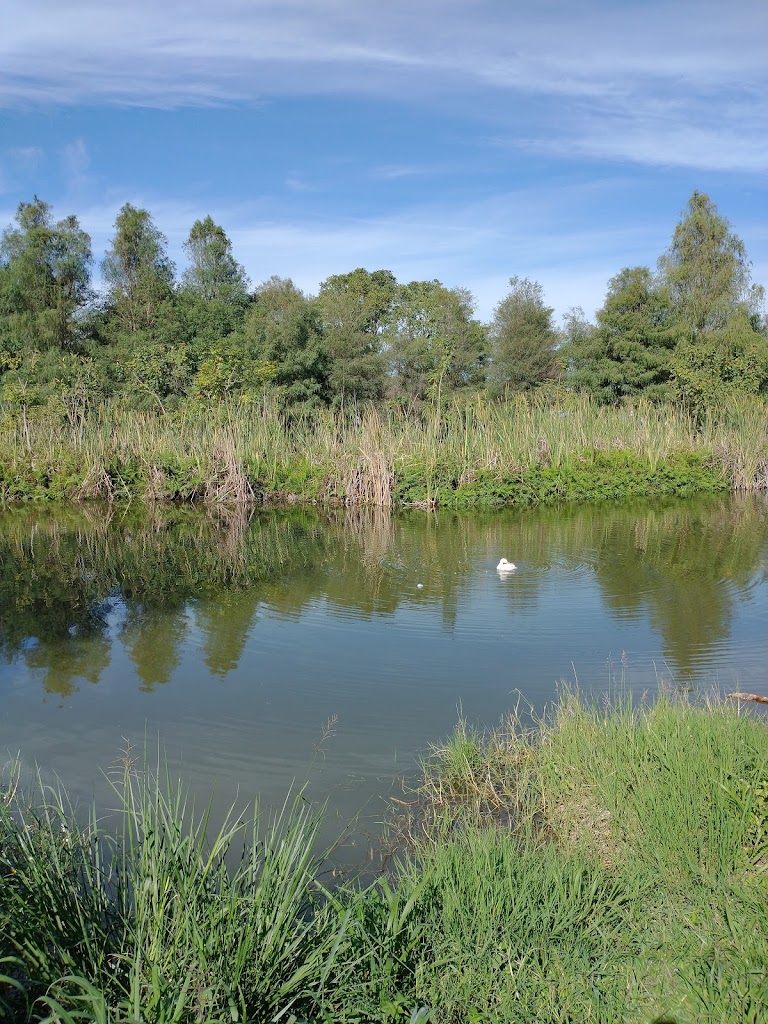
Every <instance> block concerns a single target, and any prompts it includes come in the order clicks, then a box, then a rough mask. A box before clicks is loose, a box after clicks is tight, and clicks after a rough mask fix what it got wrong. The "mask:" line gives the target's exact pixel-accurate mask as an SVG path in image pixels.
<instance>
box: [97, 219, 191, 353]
mask: <svg viewBox="0 0 768 1024" xmlns="http://www.w3.org/2000/svg"><path fill="white" fill-rule="evenodd" d="M166 246H167V241H166V239H165V236H164V235H163V234H162V233H161V232H160V231H159V230H158V229H157V228H156V227H155V224H154V222H153V220H152V217H151V216H150V214H149V212H148V211H147V210H140V209H137V208H136V207H135V206H132V205H131V204H130V203H126V204H125V205H124V206H123V207H122V209H121V210H120V212H119V214H118V215H117V219H116V221H115V236H114V238H113V240H112V245H111V246H110V248H109V249H108V250H107V253H106V256H105V257H104V262H103V264H102V270H103V274H104V280H105V282H106V284H107V301H108V306H109V321H110V322H111V323H110V326H113V327H114V329H115V333H117V334H128V335H133V334H136V333H138V332H141V331H144V332H149V333H151V332H152V331H153V329H154V328H155V327H156V325H157V320H158V317H159V315H160V309H161V306H162V305H163V303H164V302H168V301H169V300H170V298H171V295H172V290H173V280H174V266H173V263H172V262H171V261H170V259H169V258H168V255H167V253H166ZM110 333H111V332H110Z"/></svg>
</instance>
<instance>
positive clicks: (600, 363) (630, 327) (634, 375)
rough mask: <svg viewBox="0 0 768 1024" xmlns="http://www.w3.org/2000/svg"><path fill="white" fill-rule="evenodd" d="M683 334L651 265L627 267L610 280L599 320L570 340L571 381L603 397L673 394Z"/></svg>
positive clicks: (618, 398) (609, 399)
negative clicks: (674, 369)
mask: <svg viewBox="0 0 768 1024" xmlns="http://www.w3.org/2000/svg"><path fill="white" fill-rule="evenodd" d="M678 337H679V329H678V326H677V323H676V321H675V318H674V315H673V314H672V311H671V308H670V301H669V296H668V293H667V292H666V290H665V289H664V288H663V287H661V286H659V285H657V283H656V282H655V281H654V278H653V275H652V273H651V271H650V270H649V269H648V267H625V268H624V269H623V270H622V271H620V272H619V273H618V274H617V275H616V276H615V277H613V278H611V280H610V282H609V284H608V294H607V295H606V298H605V303H604V304H603V307H602V309H600V310H599V311H598V313H597V326H596V327H595V328H594V329H593V330H583V331H581V332H578V334H577V336H576V337H575V338H574V340H573V342H572V344H571V346H570V349H569V355H570V359H571V364H572V373H571V382H572V384H573V385H574V386H576V387H580V388H582V389H584V390H586V391H589V392H590V393H591V394H592V395H594V396H595V397H596V398H597V399H598V400H599V401H601V402H619V401H621V399H623V398H628V397H633V396H637V395H643V396H644V397H646V398H650V399H652V400H654V401H658V400H661V399H664V398H668V397H669V395H670V379H671V376H672V370H671V359H672V350H673V349H674V346H675V343H676V341H677V339H678Z"/></svg>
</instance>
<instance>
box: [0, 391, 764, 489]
mask: <svg viewBox="0 0 768 1024" xmlns="http://www.w3.org/2000/svg"><path fill="white" fill-rule="evenodd" d="M33 413H35V415H33ZM686 459H687V460H688V462H687V463H686ZM691 459H693V460H694V461H696V465H697V466H698V467H699V469H702V468H703V469H706V470H707V473H708V475H707V476H706V480H705V479H704V477H703V476H702V474H701V473H699V474H698V477H697V475H696V474H695V473H694V474H693V476H691V473H690V472H689V473H688V476H689V477H690V478H691V479H689V480H688V484H687V485H685V481H682V483H683V484H684V485H685V486H688V487H689V489H694V490H695V489H707V487H709V488H710V489H712V487H713V486H714V483H715V482H717V481H720V484H721V485H722V486H727V487H730V488H731V489H733V490H741V491H749V490H766V489H768V405H766V403H764V402H760V401H757V400H755V401H746V400H745V401H744V402H741V403H739V404H738V405H736V406H734V407H733V408H730V409H728V410H726V411H719V412H715V411H713V412H712V413H711V414H710V415H709V416H707V417H705V418H704V419H703V420H694V419H693V418H692V417H691V416H689V415H688V414H687V413H686V412H685V411H684V410H682V409H680V408H678V407H676V406H671V405H668V406H654V405H651V404H638V405H635V406H632V407H629V406H626V407H620V408H611V407H607V406H600V405H597V404H595V403H594V402H592V401H591V400H589V399H588V398H585V397H581V396H572V395H568V394H564V395H562V396H561V397H560V398H559V399H558V400H556V401H552V400H551V399H548V400H544V399H543V398H538V397H536V396H527V395H521V396H518V397H516V398H514V399H513V400H511V401H509V402H507V403H503V404H502V403H495V402H489V401H488V400H486V399H485V398H484V397H482V396H479V397H477V398H476V399H475V400H474V401H465V402H464V403H462V404H458V403H457V404H455V405H453V406H448V407H445V408H442V409H440V410H436V409H426V410H422V411H421V412H419V413H408V412H405V411H403V410H400V409H394V408H390V407H387V408H385V409H383V410H381V409H376V408H360V409H351V410H350V409H347V410H345V412H344V413H339V412H334V411H331V410H319V411H314V412H312V413H307V414H305V415H300V414H293V415H290V416H289V415H287V414H285V413H283V412H281V411H280V410H279V409H278V408H277V407H276V406H275V405H274V404H273V403H271V402H270V401H269V400H268V399H265V400H264V401H263V402H262V403H261V404H240V405H226V404H222V405H221V406H215V407H210V408H204V407H202V406H195V405H189V406H185V407H183V408H182V409H181V410H180V411H178V412H173V413H167V414H161V413H158V412H155V411H151V412H146V411H144V412H142V411H136V410H131V409H128V408H126V407H124V406H122V405H120V404H117V403H112V404H109V405H105V406H102V407H101V408H99V409H94V410H92V411H91V412H90V413H89V415H88V416H87V418H86V419H85V420H83V421H82V422H79V423H77V424H71V423H69V422H68V421H61V420H59V419H56V418H55V417H54V416H53V414H51V413H49V412H48V411H47V410H30V411H29V412H28V414H27V415H26V416H25V417H24V418H23V420H22V419H20V418H19V417H14V416H11V415H8V414H6V415H0V494H2V495H3V496H4V497H5V499H6V500H14V499H23V498H27V497H43V496H50V497H59V498H75V499H78V498H79V499H87V498H98V497H101V498H108V499H119V498H127V497H133V496H139V495H140V496H142V497H143V498H145V499H146V500H148V501H165V500H179V499H182V500H198V501H201V502H202V501H205V502H209V503H214V504H215V503H232V504H237V503H241V504H242V503H248V502H252V501H257V500H263V499H265V498H266V499H269V498H280V499H282V500H304V501H318V502H331V503H334V502H335V503H339V504H342V503H343V504H347V505H355V504H370V505H381V506H387V505H392V504H412V505H418V504H426V505H434V504H446V503H450V502H451V500H452V495H456V494H458V493H460V492H461V491H462V488H464V489H465V491H466V490H467V488H468V487H469V489H470V490H469V491H467V494H469V498H468V500H469V501H470V503H471V502H473V501H474V502H479V503H481V504H482V503H490V504H494V503H495V504H498V503H509V502H512V501H515V500H526V501H527V500H554V499H557V498H558V497H566V498H568V497H572V496H574V494H575V496H576V497H579V496H580V494H581V491H579V489H578V488H577V490H576V492H574V494H572V493H571V491H573V488H571V491H569V490H568V486H567V484H568V480H569V479H570V478H575V477H578V476H579V474H581V475H582V476H584V483H583V486H582V487H581V490H584V489H585V488H586V491H587V492H589V490H590V488H591V489H592V490H593V491H594V492H595V496H597V497H600V496H608V495H601V493H600V487H599V486H598V485H597V484H595V482H594V480H592V478H591V477H590V476H589V471H590V467H591V468H593V469H594V467H595V466H598V468H600V469H601V472H600V473H598V477H599V478H600V480H603V479H604V478H605V477H609V478H610V477H614V478H615V477H616V476H617V474H616V471H615V469H616V466H619V467H624V470H622V471H623V472H625V471H626V467H627V466H631V464H632V463H633V460H634V462H635V463H637V466H642V467H643V472H644V473H645V475H646V477H647V478H648V479H647V480H646V483H645V484H643V483H642V481H639V480H638V481H635V482H634V483H633V484H632V486H633V487H635V490H637V488H638V487H639V488H640V489H642V487H643V486H645V487H646V489H650V490H653V488H654V487H655V486H657V484H658V480H656V478H655V477H654V474H657V475H658V472H659V471H660V469H663V467H665V466H669V465H675V464H676V465H677V466H678V473H679V474H682V475H681V480H682V477H685V475H686V471H685V468H684V466H685V465H687V466H688V469H689V470H690V467H691V465H692V463H691ZM676 460H677V462H676ZM681 466H683V469H681V468H680V467H681ZM532 473H533V474H534V475H533V476H532V477H530V480H529V484H530V486H529V485H528V483H526V479H527V478H526V474H528V475H529V476H530V474H532ZM537 473H538V476H536V474H537ZM542 473H543V474H544V477H545V478H546V480H545V481H544V484H547V486H545V485H544V484H543V483H542V476H541V475H542ZM585 474H586V475H585ZM593 475H594V474H593ZM618 475H619V476H621V472H620V473H619V474H618ZM625 475H626V473H625ZM705 475H706V474H705ZM552 480H554V481H555V483H556V486H552V485H551V481H552ZM558 480H559V481H560V483H559V485H557V481H558ZM654 480H656V483H654ZM547 481H549V483H547ZM563 481H565V483H563ZM590 481H591V482H590ZM649 481H650V482H649ZM499 482H501V483H502V484H504V485H505V486H506V485H508V487H507V490H506V491H503V490H502V492H500V493H496V494H495V495H494V494H493V491H494V483H497V484H498V483H499ZM666 483H667V484H668V485H669V480H667V481H666ZM673 483H674V481H673ZM480 484H482V485H483V486H479V485H480ZM521 485H522V486H521ZM473 486H474V490H472V487H473ZM516 488H517V489H516ZM497 490H498V488H497ZM629 490H630V492H632V487H630V488H629ZM470 492H471V493H470ZM529 492H530V493H529ZM489 495H490V498H489V500H488V501H484V499H488V496H489Z"/></svg>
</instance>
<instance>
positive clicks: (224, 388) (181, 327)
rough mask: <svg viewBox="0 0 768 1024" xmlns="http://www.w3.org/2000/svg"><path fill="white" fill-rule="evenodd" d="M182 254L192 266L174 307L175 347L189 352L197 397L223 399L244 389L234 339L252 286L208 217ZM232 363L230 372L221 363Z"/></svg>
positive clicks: (197, 226)
mask: <svg viewBox="0 0 768 1024" xmlns="http://www.w3.org/2000/svg"><path fill="white" fill-rule="evenodd" d="M184 249H185V251H186V253H187V255H188V257H189V260H190V263H189V266H188V267H187V269H186V270H185V271H184V274H183V275H182V279H181V285H180V287H179V289H178V291H177V293H176V296H175V302H174V322H175V332H176V338H177V341H183V342H185V343H186V344H187V345H189V346H190V348H191V350H192V353H193V358H194V362H195V364H196V366H197V372H198V373H202V377H201V378H200V380H196V382H195V386H196V387H197V389H198V394H203V395H205V396H206V397H213V396H214V395H216V396H218V397H221V396H222V395H223V394H226V393H228V392H230V391H232V390H239V388H240V387H241V386H242V384H243V373H242V368H243V367H242V363H243V359H242V355H243V353H241V352H239V351H238V350H237V345H235V344H233V343H232V340H231V339H232V336H233V335H234V334H235V333H236V332H237V331H239V330H240V329H241V328H242V326H243V323H244V321H245V314H246V312H247V310H248V306H249V305H250V302H251V297H250V294H249V291H248V289H249V287H250V282H249V281H248V278H247V276H246V273H245V270H244V269H243V267H242V266H241V265H240V264H239V263H238V262H237V261H236V260H235V258H234V256H233V255H232V243H231V242H230V240H229V238H228V237H227V235H226V233H225V231H224V229H223V228H221V227H219V225H218V224H215V223H214V221H213V219H212V218H211V217H206V218H205V220H202V221H201V220H197V221H195V223H194V224H193V225H192V229H191V230H190V233H189V237H188V238H187V240H186V242H185V243H184ZM230 357H233V358H234V359H235V362H236V364H237V365H234V364H233V365H232V366H231V367H230V368H229V369H228V368H227V367H226V366H225V365H224V361H225V360H227V359H229V358H230Z"/></svg>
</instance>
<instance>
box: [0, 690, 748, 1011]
mask: <svg viewBox="0 0 768 1024" xmlns="http://www.w3.org/2000/svg"><path fill="white" fill-rule="evenodd" d="M17 777H18V774H17V773H15V772H12V773H11V775H10V777H9V778H10V781H9V783H8V784H6V786H5V787H4V788H3V789H0V830H1V831H0V874H2V880H3V885H2V887H0V972H2V975H0V998H2V999H4V1004H2V1009H3V1010H4V1011H5V1013H6V1017H7V1019H9V1020H13V1021H19V1022H28V1021H29V1022H31V1021H34V1022H36V1024H41V1022H46V1024H47V1022H49V1021H50V1022H60V1024H73V1022H74V1021H98V1022H99V1024H102V1022H103V1024H118V1022H119V1024H161V1022H162V1024H171V1022H178V1024H193V1022H194V1024H200V1022H208V1021H210V1022H213V1021H216V1022H219V1021H224V1020H227V1021H233V1022H234V1021H238V1022H240V1021H243V1022H244V1021H259V1022H261V1021H277V1020H281V1021H285V1022H286V1024H287V1022H289V1021H291V1022H293V1024H296V1022H297V1021H306V1022H311V1024H320V1022H322V1024H328V1022H330V1021H333V1022H335V1024H336V1022H338V1024H363V1022H371V1024H373V1022H380V1024H385V1022H387V1024H394V1022H397V1021H407V1020H410V1021H411V1024H426V1022H427V1021H430V1022H432V1024H458V1022H471V1024H480V1022H493V1024H502V1022H505V1024H507V1022H512V1024H529V1022H530V1021H533V1020H537V1021H538V1020H541V1021H547V1022H557V1024H573V1022H575V1021H592V1022H603V1024H618V1022H624V1021H626V1022H628V1024H629V1022H636V1021H652V1020H655V1021H658V1022H660V1021H666V1022H676V1024H698V1022H700V1021H713V1022H714V1021H723V1022H725V1021H729V1022H730V1021H739V1022H742V1021H744V1022H747V1024H761V1022H762V1021H763V1020H764V1019H765V1011H764V1006H765V991H766V990H767V989H766V986H768V937H767V936H766V932H765V927H764V920H765V910H766V906H767V905H768V870H767V864H766V847H767V837H768V728H767V727H766V723H765V720H763V719H761V718H760V717H759V716H758V715H754V714H747V713H744V712H743V711H742V710H740V709H739V708H738V707H735V706H733V705H732V704H730V703H729V702H727V701H723V702H720V701H718V700H714V699H713V700H709V701H688V700H682V699H677V698H671V697H665V696H663V697H661V698H660V699H659V700H657V701H655V702H653V703H648V704H645V703H643V704H640V705H633V704H632V703H631V702H630V701H629V700H619V701H617V702H615V703H613V704H610V705H609V704H601V705H596V704H591V703H589V702H587V701H585V700H584V699H583V698H582V697H580V696H579V695H578V694H574V693H568V692H564V694H563V696H562V697H561V699H560V701H559V702H558V703H557V705H556V706H555V707H554V708H552V709H551V711H550V713H549V714H547V715H546V716H544V717H543V718H542V719H541V720H540V721H538V722H535V723H534V724H532V725H530V724H528V725H524V724H523V722H522V720H521V718H520V717H518V716H516V715H512V716H510V717H509V718H508V719H507V720H506V721H505V722H504V723H503V724H502V726H501V727H500V728H499V729H498V730H495V731H491V732H483V731H480V730H478V729H473V728H471V727H470V726H469V725H468V723H467V722H466V721H461V722H460V723H459V726H458V728H457V730H456V733H455V735H454V736H453V737H452V738H451V739H450V740H449V741H447V742H446V743H445V744H443V745H441V746H440V747H436V748H434V750H433V751H432V755H431V757H430V758H429V759H428V761H427V762H426V764H425V777H424V781H423V785H422V788H421V790H420V793H419V813H420V817H419V820H418V828H416V827H412V828H410V829H409V831H408V833H407V838H408V843H407V844H406V845H405V846H403V847H402V848H401V851H400V854H399V856H398V858H397V859H396V860H395V861H394V863H393V866H392V869H391V870H390V872H389V873H388V875H387V876H386V877H382V878H379V879H377V880H376V881H375V882H373V883H372V884H370V885H367V886H365V887H363V886H360V885H356V884H353V883H351V882H347V883H345V884H343V885H341V886H340V887H339V888H338V889H336V890H334V891H330V890H329V889H326V888H324V887H323V885H322V883H321V881H320V877H319V871H320V862H319V859H318V858H317V857H315V855H314V854H313V853H312V849H313V841H314V837H315V830H316V817H315V816H314V815H313V813H312V812H311V811H310V810H309V809H307V808H306V807H304V805H302V804H301V803H300V802H299V803H297V804H293V805H289V804H286V806H285V808H284V809H283V812H282V813H281V814H278V817H277V819H275V820H274V821H273V822H272V823H271V824H270V825H268V826H267V827H266V828H260V827H259V825H258V816H254V818H253V819H252V820H251V821H250V823H248V824H247V825H246V823H245V822H243V821H241V820H240V819H236V818H235V817H234V816H230V817H228V818H227V820H226V821H225V822H224V824H223V826H222V827H221V829H220V830H218V831H214V830H212V829H211V828H210V827H209V816H208V813H207V812H203V813H202V814H201V815H196V814H195V813H194V812H193V809H192V808H191V807H189V806H188V805H187V803H186V800H185V798H184V795H183V791H182V790H181V789H180V788H179V787H178V786H176V785H173V784H171V783H170V782H169V780H168V779H167V778H162V777H158V775H157V773H154V774H152V773H147V772H146V771H144V772H142V773H141V774H140V775H139V776H138V777H137V776H136V775H135V774H133V773H132V772H131V770H130V766H128V770H127V771H126V774H125V775H124V776H123V778H122V781H121V782H120V784H119V786H118V793H119V795H120V798H121V799H120V821H121V827H120V828H119V829H117V830H116V831H115V830H113V831H112V832H108V831H106V830H105V827H104V825H103V824H102V823H100V822H99V820H98V819H97V817H96V815H95V814H91V816H90V817H89V818H88V820H87V822H86V823H85V824H84V825H83V824H80V825H78V823H77V821H76V820H75V817H74V816H73V814H72V811H71V808H69V807H68V805H67V804H66V801H65V799H64V798H63V797H62V796H61V794H59V793H58V792H56V793H51V792H50V791H46V792H45V793H44V794H43V795H42V798H39V799H37V800H36V801H33V802H32V803H29V802H27V801H25V800H24V798H23V795H22V790H21V788H20V787H19V786H18V784H17V781H15V780H16V779H17Z"/></svg>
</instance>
